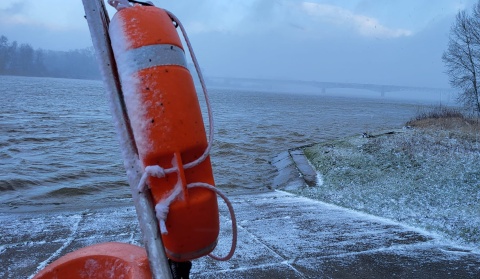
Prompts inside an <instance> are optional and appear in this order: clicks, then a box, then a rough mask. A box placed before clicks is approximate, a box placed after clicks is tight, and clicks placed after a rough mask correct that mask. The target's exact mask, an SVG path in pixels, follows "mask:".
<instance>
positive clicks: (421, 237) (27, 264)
mask: <svg viewBox="0 0 480 279" xmlns="http://www.w3.org/2000/svg"><path fill="white" fill-rule="evenodd" d="M288 158H289V156H284V157H283V159H282V160H287V161H288V160H289V159H288ZM278 162H279V161H278V160H277V163H278ZM281 164H282V165H283V166H284V170H283V171H292V170H291V169H289V168H291V167H294V166H295V164H291V163H288V162H286V161H283V163H281ZM289 165H290V167H288V166H289ZM292 173H294V172H292ZM295 176H296V178H298V177H301V175H300V176H299V175H298V173H297V174H296V175H295ZM284 178H287V180H290V178H291V177H290V178H288V175H286V176H285V175H284ZM280 180H283V181H284V182H285V181H287V180H284V179H280ZM277 182H278V180H277ZM295 183H298V180H296V182H295ZM229 196H230V199H231V201H232V202H233V206H234V208H235V211H236V215H237V222H238V232H239V235H238V245H237V250H236V253H235V255H234V257H233V258H232V259H231V260H230V261H227V262H217V261H214V260H213V259H211V258H209V257H204V258H201V259H198V260H195V261H194V262H193V268H192V272H191V278H480V253H478V251H475V250H472V249H470V248H466V247H460V246H457V245H455V244H452V243H447V242H446V241H445V240H443V239H442V238H440V237H438V236H436V235H433V234H430V233H428V232H425V231H421V230H418V229H416V228H412V227H407V226H404V225H402V224H399V223H396V222H393V221H391V220H387V219H382V218H378V217H375V216H371V215H367V214H363V213H360V212H356V211H352V210H348V209H345V208H341V207H337V206H333V205H330V204H326V203H323V202H319V201H315V200H311V199H308V198H304V197H299V196H295V195H292V194H289V193H287V192H283V191H279V190H275V191H273V190H272V191H265V192H257V193H246V192H243V193H241V192H234V193H230V194H229ZM220 205H221V216H222V217H221V226H222V228H221V230H222V231H221V237H220V242H219V245H218V247H217V249H216V250H215V251H214V253H215V254H219V255H225V254H227V253H228V251H229V249H230V246H229V245H230V241H231V229H230V226H231V221H230V219H229V218H228V216H229V215H228V211H227V208H226V206H224V205H223V204H222V203H221V202H220ZM0 224H1V226H0V235H1V238H0V263H1V269H0V278H31V277H33V275H34V274H35V273H36V272H37V271H38V270H39V269H41V268H43V267H45V266H46V265H47V264H48V263H50V262H51V261H53V260H55V259H57V258H58V257H60V256H62V255H64V254H66V253H68V252H71V251H74V250H76V249H78V248H81V247H85V246H88V245H92V244H95V243H101V242H109V241H118V242H126V243H132V244H137V245H141V235H140V232H139V228H138V225H137V220H136V214H135V209H134V208H133V206H118V207H108V208H107V207H104V208H97V209H87V210H80V211H68V212H66V211H62V212H44V213H34V212H32V213H13V214H12V213H8V214H7V213H0Z"/></svg>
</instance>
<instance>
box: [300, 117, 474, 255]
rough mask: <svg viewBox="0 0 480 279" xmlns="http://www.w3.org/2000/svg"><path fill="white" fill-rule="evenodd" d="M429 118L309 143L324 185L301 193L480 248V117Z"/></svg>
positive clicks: (306, 150) (309, 149)
mask: <svg viewBox="0 0 480 279" xmlns="http://www.w3.org/2000/svg"><path fill="white" fill-rule="evenodd" d="M425 121H426V120H423V122H422V121H420V122H418V121H417V122H416V123H415V124H417V125H416V127H413V128H410V129H401V130H397V131H395V132H390V133H378V134H377V135H365V134H364V135H363V136H362V135H358V136H354V137H351V138H347V139H341V140H336V141H331V142H326V143H321V144H317V145H314V146H312V147H308V148H305V150H304V152H305V154H306V156H307V157H308V159H309V160H310V161H311V163H312V164H313V166H314V167H315V168H316V169H317V171H318V172H319V173H320V174H321V177H322V179H323V184H322V185H317V187H309V188H304V189H301V190H298V191H296V194H300V195H304V196H307V197H310V198H314V199H318V200H322V201H325V202H328V203H333V204H336V205H340V206H343V207H347V208H352V209H356V210H361V211H364V212H367V213H370V214H374V215H377V216H382V217H386V218H391V219H394V220H398V221H400V222H403V223H406V224H409V225H413V226H417V227H421V228H424V229H427V230H430V231H435V232H438V233H440V234H442V235H444V236H445V237H447V238H449V239H452V240H454V241H458V242H461V243H463V244H467V245H473V246H475V247H476V248H477V249H478V248H480V167H479V162H480V135H479V132H478V123H472V122H468V121H465V120H464V119H455V120H453V121H452V120H449V121H448V125H446V124H445V123H440V124H439V123H438V122H439V120H435V121H433V122H432V121H431V122H430V123H425ZM427 122H428V121H427ZM452 123H453V124H454V125H452Z"/></svg>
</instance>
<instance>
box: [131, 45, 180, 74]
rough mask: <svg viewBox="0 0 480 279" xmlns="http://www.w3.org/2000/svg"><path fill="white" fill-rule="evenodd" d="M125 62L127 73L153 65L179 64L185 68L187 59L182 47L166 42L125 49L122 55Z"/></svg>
mask: <svg viewBox="0 0 480 279" xmlns="http://www.w3.org/2000/svg"><path fill="white" fill-rule="evenodd" d="M122 60H123V61H124V62H126V63H127V65H128V67H127V68H126V69H128V72H127V73H124V74H127V75H130V74H133V73H136V72H138V71H140V70H143V69H147V68H151V67H155V66H170V65H175V66H181V67H184V68H187V60H186V59H185V53H184V52H183V49H181V48H179V47H177V46H174V45H168V44H162V45H150V46H143V47H139V48H135V49H131V50H127V51H126V52H125V53H124V55H122Z"/></svg>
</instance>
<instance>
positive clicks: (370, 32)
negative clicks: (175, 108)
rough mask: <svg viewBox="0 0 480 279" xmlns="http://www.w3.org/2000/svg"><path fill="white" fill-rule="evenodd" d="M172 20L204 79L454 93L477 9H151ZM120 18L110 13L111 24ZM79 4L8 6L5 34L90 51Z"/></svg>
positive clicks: (187, 2)
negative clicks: (453, 77) (450, 61)
mask: <svg viewBox="0 0 480 279" xmlns="http://www.w3.org/2000/svg"><path fill="white" fill-rule="evenodd" d="M153 2H154V4H155V5H156V6H158V7H163V8H166V9H168V10H170V11H172V12H173V13H175V14H176V15H177V16H178V17H179V18H180V20H181V21H182V22H183V24H184V25H185V26H186V28H187V31H188V32H189V35H190V37H191V41H192V44H193V47H194V48H195V52H196V54H197V57H198V59H199V62H200V64H201V66H202V68H203V69H204V71H205V72H204V74H205V75H207V76H229V77H249V78H281V79H297V80H316V81H338V82H358V83H376V84H395V85H413V86H429V87H448V77H447V76H446V75H445V74H444V72H445V69H444V67H443V63H442V60H441V56H442V53H443V51H444V50H445V49H446V47H447V42H448V33H449V30H450V26H451V24H452V23H453V20H454V18H455V14H456V13H457V12H458V10H460V9H471V7H472V6H473V4H474V3H475V2H476V1H475V0H435V1H433V0H343V1H342V0H336V1H333V0H318V1H313V0H312V1H297V0H203V1H201V0H170V1H166V0H163V1H160V0H154V1H153ZM113 13H114V10H110V16H112V15H113ZM83 16H84V10H83V6H82V1H81V0H1V1H0V35H5V36H7V37H8V39H9V41H10V42H11V41H17V42H18V43H29V44H30V45H32V46H33V47H34V48H42V49H52V50H70V49H77V48H84V47H88V46H91V39H90V34H89V32H88V26H87V23H86V20H85V19H84V18H83Z"/></svg>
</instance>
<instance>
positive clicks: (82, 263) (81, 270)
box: [33, 242, 152, 279]
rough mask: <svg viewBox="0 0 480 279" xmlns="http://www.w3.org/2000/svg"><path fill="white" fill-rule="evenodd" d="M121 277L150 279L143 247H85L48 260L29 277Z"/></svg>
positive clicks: (117, 244)
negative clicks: (46, 264) (49, 261)
mask: <svg viewBox="0 0 480 279" xmlns="http://www.w3.org/2000/svg"><path fill="white" fill-rule="evenodd" d="M62 278H64V279H67V278H68V279H84V278H96V279H103V278H105V279H106V278H125V279H147V278H148V279H150V278H152V275H151V273H150V266H149V264H148V258H147V252H146V251H145V249H143V248H141V247H138V246H135V245H131V244H126V243H119V242H108V243H101V244H97V245H92V246H88V247H85V248H81V249H78V250H76V251H74V252H72V253H69V254H66V255H65V256H63V257H61V258H60V259H58V260H56V261H54V262H52V263H51V264H49V265H48V266H47V267H46V268H44V269H43V270H42V271H40V272H39V273H37V274H36V275H35V277H33V279H62Z"/></svg>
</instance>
